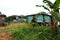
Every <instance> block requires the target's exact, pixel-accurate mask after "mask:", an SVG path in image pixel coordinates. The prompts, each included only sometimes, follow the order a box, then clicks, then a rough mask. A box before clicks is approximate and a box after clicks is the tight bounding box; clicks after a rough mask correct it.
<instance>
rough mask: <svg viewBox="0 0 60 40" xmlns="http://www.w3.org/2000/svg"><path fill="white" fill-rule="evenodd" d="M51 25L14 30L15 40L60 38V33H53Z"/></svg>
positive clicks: (53, 39) (59, 39) (51, 39)
mask: <svg viewBox="0 0 60 40" xmlns="http://www.w3.org/2000/svg"><path fill="white" fill-rule="evenodd" d="M50 30H51V28H50V27H45V26H38V27H34V28H32V27H22V28H17V29H14V30H13V31H12V37H13V39H14V40H60V36H59V35H60V34H58V35H53V33H52V32H51V31H50Z"/></svg>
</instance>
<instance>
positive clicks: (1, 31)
mask: <svg viewBox="0 0 60 40" xmlns="http://www.w3.org/2000/svg"><path fill="white" fill-rule="evenodd" d="M23 25H24V24H22V23H21V24H20V23H18V24H17V23H15V24H10V25H7V26H4V27H3V26H1V27H0V40H11V37H10V35H11V32H10V31H7V30H6V29H11V28H18V27H22V26H23Z"/></svg>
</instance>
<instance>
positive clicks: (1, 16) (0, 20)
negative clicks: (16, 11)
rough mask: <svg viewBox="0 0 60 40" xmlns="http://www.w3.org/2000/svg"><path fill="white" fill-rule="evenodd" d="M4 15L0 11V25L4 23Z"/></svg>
mask: <svg viewBox="0 0 60 40" xmlns="http://www.w3.org/2000/svg"><path fill="white" fill-rule="evenodd" d="M5 18H6V15H5V14H1V12H0V26H2V25H4V22H5Z"/></svg>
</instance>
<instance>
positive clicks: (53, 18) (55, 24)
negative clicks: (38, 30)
mask: <svg viewBox="0 0 60 40" xmlns="http://www.w3.org/2000/svg"><path fill="white" fill-rule="evenodd" d="M51 31H52V32H56V31H57V20H56V19H55V17H52V26H51Z"/></svg>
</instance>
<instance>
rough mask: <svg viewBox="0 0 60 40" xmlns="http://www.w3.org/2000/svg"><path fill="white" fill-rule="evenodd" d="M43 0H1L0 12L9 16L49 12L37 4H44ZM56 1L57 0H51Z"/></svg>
mask: <svg viewBox="0 0 60 40" xmlns="http://www.w3.org/2000/svg"><path fill="white" fill-rule="evenodd" d="M42 1H43V0H0V12H2V14H5V15H7V16H11V15H30V14H36V13H38V12H42V11H44V12H48V11H47V10H44V8H42V7H36V5H43V2H42ZM50 1H52V2H54V1H55V0H50Z"/></svg>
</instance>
